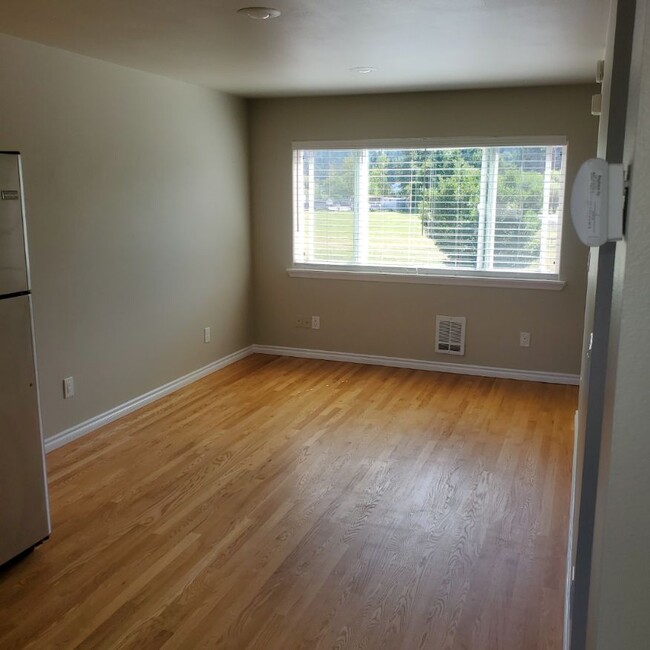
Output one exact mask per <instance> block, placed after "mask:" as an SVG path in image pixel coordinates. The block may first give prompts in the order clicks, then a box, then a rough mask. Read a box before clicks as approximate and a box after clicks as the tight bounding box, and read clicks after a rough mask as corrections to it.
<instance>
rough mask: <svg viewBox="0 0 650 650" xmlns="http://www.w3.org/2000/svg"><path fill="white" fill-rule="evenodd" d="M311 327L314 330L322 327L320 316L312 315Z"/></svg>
mask: <svg viewBox="0 0 650 650" xmlns="http://www.w3.org/2000/svg"><path fill="white" fill-rule="evenodd" d="M311 328H312V329H313V330H319V329H320V316H312V317H311Z"/></svg>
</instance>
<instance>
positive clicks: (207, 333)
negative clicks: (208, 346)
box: [203, 327, 210, 343]
mask: <svg viewBox="0 0 650 650" xmlns="http://www.w3.org/2000/svg"><path fill="white" fill-rule="evenodd" d="M203 342H204V343H210V328H209V327H204V328H203Z"/></svg>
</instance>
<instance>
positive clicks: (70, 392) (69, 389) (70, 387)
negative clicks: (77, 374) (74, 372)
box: [63, 377, 74, 399]
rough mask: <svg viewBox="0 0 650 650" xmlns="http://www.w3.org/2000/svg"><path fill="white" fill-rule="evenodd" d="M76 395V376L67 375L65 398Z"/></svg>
mask: <svg viewBox="0 0 650 650" xmlns="http://www.w3.org/2000/svg"><path fill="white" fill-rule="evenodd" d="M71 397H74V377H66V378H65V379H64V380H63V399H70V398H71Z"/></svg>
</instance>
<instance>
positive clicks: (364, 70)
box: [350, 66, 377, 74]
mask: <svg viewBox="0 0 650 650" xmlns="http://www.w3.org/2000/svg"><path fill="white" fill-rule="evenodd" d="M376 71H377V68H371V67H369V66H359V67H357V68H350V72H356V73H357V74H370V73H371V72H376Z"/></svg>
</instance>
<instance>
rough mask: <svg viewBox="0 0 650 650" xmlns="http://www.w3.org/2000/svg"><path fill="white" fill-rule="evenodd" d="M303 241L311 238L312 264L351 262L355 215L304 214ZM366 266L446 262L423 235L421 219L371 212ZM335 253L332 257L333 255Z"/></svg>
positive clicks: (350, 213) (351, 213)
mask: <svg viewBox="0 0 650 650" xmlns="http://www.w3.org/2000/svg"><path fill="white" fill-rule="evenodd" d="M305 218H306V223H305V237H306V240H311V239H312V237H313V258H312V259H311V260H310V261H314V262H319V261H320V262H339V263H341V264H345V263H351V262H353V261H354V213H353V212H330V211H318V212H314V213H305ZM369 231H370V241H369V251H368V264H371V265H375V264H387V265H394V266H417V265H427V266H432V265H438V264H440V263H441V262H443V261H444V260H446V259H447V256H446V255H445V254H444V253H443V252H441V251H440V250H439V249H438V247H437V246H436V245H435V243H434V242H433V241H432V240H431V239H428V238H427V237H425V236H424V235H423V234H422V224H421V221H420V216H419V215H417V214H405V213H401V212H371V213H370V223H369ZM333 252H334V255H333V254H332V253H333Z"/></svg>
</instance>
